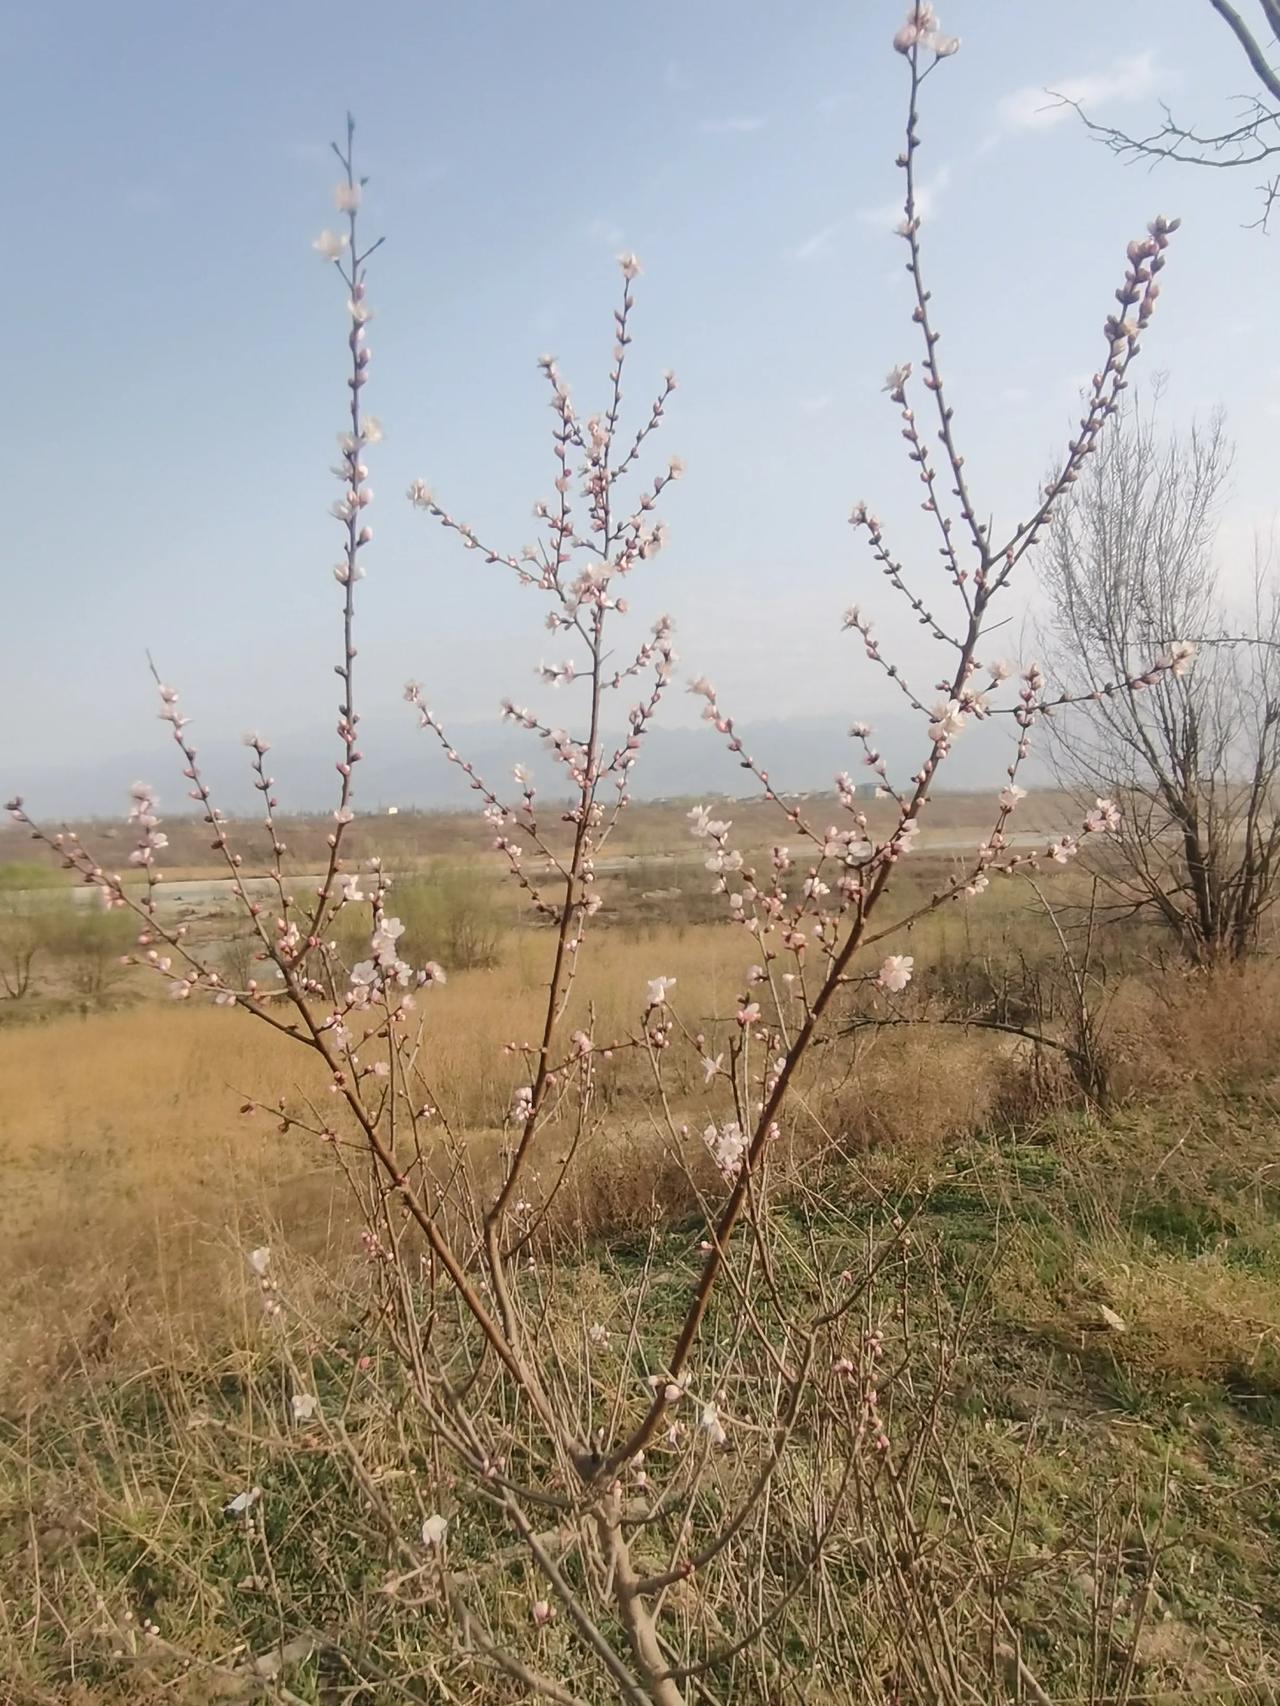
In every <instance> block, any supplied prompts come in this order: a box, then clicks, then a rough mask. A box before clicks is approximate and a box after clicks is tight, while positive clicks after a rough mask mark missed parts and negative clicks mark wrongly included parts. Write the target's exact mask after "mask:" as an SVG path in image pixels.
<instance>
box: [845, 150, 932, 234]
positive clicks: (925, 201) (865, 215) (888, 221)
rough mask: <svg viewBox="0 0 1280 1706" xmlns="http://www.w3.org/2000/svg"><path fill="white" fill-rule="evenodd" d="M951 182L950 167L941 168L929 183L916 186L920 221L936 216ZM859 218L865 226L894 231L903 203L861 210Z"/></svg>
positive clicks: (886, 204) (917, 212)
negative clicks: (875, 226) (876, 226)
mask: <svg viewBox="0 0 1280 1706" xmlns="http://www.w3.org/2000/svg"><path fill="white" fill-rule="evenodd" d="M950 182H951V168H950V166H941V167H939V169H938V170H937V171H936V172H935V173H934V175H933V176H932V177H931V178H930V179H928V180H927V182H925V183H922V184H917V185H916V217H917V218H918V219H932V218H934V217H935V216H936V214H937V211H938V206H939V203H940V202H941V200H942V196H943V193H944V191H945V190H946V188H947V186H948V185H949V184H950ZM858 218H859V219H860V220H862V222H863V224H864V225H879V226H881V227H882V228H884V229H886V230H892V228H893V227H894V226H895V225H897V224H898V223H899V221H900V220H901V218H902V203H901V202H900V201H890V202H885V203H884V204H883V206H881V207H863V208H859V210H858Z"/></svg>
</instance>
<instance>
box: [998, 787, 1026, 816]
mask: <svg viewBox="0 0 1280 1706" xmlns="http://www.w3.org/2000/svg"><path fill="white" fill-rule="evenodd" d="M1026 797H1027V790H1026V789H1025V788H1020V787H1019V786H1018V785H1017V783H1016V782H1010V784H1009V786H1008V787H1007V788H1002V789H1001V790H1000V804H1001V805H1002V806H1003V807H1004V809H1005V811H1007V812H1011V811H1012V810H1013V809H1014V807H1015V806H1016V805H1017V803H1018V801H1019V800H1025V799H1026Z"/></svg>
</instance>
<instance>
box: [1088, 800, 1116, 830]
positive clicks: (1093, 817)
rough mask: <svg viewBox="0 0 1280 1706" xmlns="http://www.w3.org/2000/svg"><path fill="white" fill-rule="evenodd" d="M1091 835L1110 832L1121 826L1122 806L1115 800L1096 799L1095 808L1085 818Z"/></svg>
mask: <svg viewBox="0 0 1280 1706" xmlns="http://www.w3.org/2000/svg"><path fill="white" fill-rule="evenodd" d="M1084 827H1085V829H1086V830H1087V831H1088V832H1089V833H1090V834H1091V835H1097V834H1103V835H1105V834H1108V833H1111V832H1114V831H1115V830H1117V829H1119V827H1120V808H1119V806H1118V805H1116V803H1115V801H1114V800H1095V801H1094V806H1093V810H1092V811H1091V812H1090V813H1089V815H1088V817H1086V818H1085V820H1084Z"/></svg>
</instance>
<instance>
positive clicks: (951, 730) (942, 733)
mask: <svg viewBox="0 0 1280 1706" xmlns="http://www.w3.org/2000/svg"><path fill="white" fill-rule="evenodd" d="M930 715H931V716H932V718H933V721H932V722H931V723H930V724H929V739H930V740H932V741H939V742H946V741H951V740H953V739H954V738H955V736H956V735H958V734H961V733H963V731H964V707H963V705H961V703H960V701H959V700H958V699H939V701H938V703H937V704H936V705H935V706H934V707H933V710H932V711H931V712H930Z"/></svg>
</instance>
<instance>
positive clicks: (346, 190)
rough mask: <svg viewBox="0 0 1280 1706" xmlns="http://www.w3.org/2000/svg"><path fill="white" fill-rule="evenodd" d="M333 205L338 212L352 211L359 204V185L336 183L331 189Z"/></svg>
mask: <svg viewBox="0 0 1280 1706" xmlns="http://www.w3.org/2000/svg"><path fill="white" fill-rule="evenodd" d="M333 205H334V206H335V207H336V208H337V210H338V212H339V213H354V212H355V210H356V209H357V208H358V207H359V205H360V185H359V184H336V185H335V186H334V191H333Z"/></svg>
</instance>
